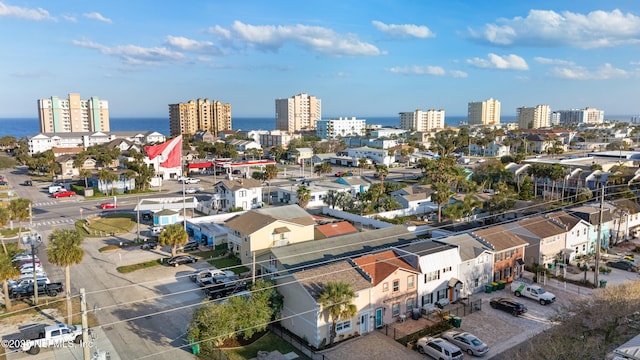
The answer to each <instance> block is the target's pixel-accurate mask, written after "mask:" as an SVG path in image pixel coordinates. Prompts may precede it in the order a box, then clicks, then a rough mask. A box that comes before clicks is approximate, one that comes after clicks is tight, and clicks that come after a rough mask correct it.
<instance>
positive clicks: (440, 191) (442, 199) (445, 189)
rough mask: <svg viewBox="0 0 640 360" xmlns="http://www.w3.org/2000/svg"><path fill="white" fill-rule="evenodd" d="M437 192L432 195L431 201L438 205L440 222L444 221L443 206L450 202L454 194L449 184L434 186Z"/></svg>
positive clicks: (440, 183)
mask: <svg viewBox="0 0 640 360" xmlns="http://www.w3.org/2000/svg"><path fill="white" fill-rule="evenodd" d="M433 190H435V192H434V193H433V194H431V199H432V200H433V201H434V202H435V203H436V204H438V222H440V221H441V220H442V205H444V204H446V203H448V202H449V199H450V198H451V196H453V192H452V191H451V188H450V187H449V184H448V183H444V182H438V183H435V184H433Z"/></svg>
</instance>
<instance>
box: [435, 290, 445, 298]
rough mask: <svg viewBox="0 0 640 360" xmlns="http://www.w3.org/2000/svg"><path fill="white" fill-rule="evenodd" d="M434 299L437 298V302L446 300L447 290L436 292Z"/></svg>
mask: <svg viewBox="0 0 640 360" xmlns="http://www.w3.org/2000/svg"><path fill="white" fill-rule="evenodd" d="M436 297H437V298H438V300H440V299H444V298H446V297H447V289H442V290H438V293H437V295H436Z"/></svg>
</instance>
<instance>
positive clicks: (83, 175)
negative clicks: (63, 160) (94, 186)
mask: <svg viewBox="0 0 640 360" xmlns="http://www.w3.org/2000/svg"><path fill="white" fill-rule="evenodd" d="M79 175H80V177H81V178H83V179H84V187H85V188H88V187H89V183H88V182H87V179H88V178H90V177H91V175H93V173H92V172H91V170H89V169H80V171H79Z"/></svg>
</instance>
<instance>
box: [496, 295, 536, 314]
mask: <svg viewBox="0 0 640 360" xmlns="http://www.w3.org/2000/svg"><path fill="white" fill-rule="evenodd" d="M489 305H491V307H492V308H494V309H498V310H502V311H506V312H508V313H511V315H513V316H518V315H522V314H524V313H526V312H527V307H526V306H524V305H523V304H521V303H519V302H517V301H514V300H512V299H509V298H503V297H495V298H493V299H491V301H489Z"/></svg>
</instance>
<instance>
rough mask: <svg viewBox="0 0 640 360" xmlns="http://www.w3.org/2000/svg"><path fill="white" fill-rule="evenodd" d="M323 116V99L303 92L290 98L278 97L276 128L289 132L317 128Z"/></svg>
mask: <svg viewBox="0 0 640 360" xmlns="http://www.w3.org/2000/svg"><path fill="white" fill-rule="evenodd" d="M321 118H322V101H321V100H320V99H317V98H316V97H315V96H311V95H307V94H305V93H301V94H298V95H295V96H293V97H291V98H289V99H276V130H284V131H289V132H294V131H299V130H315V128H316V121H318V120H320V119H321Z"/></svg>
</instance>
